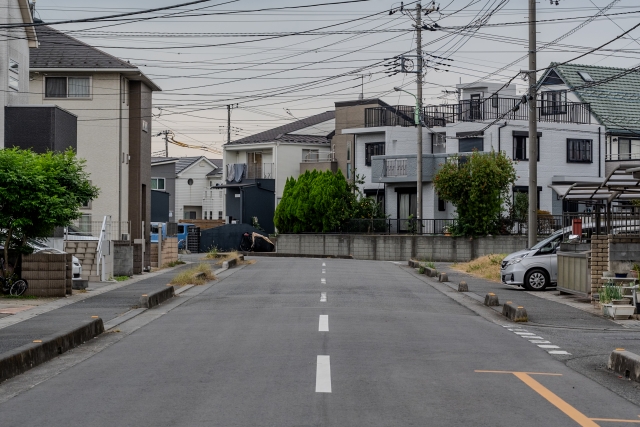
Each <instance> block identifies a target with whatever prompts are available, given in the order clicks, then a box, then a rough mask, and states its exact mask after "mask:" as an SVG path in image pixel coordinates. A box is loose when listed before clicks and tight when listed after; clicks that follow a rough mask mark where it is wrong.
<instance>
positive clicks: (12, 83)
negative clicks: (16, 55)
mask: <svg viewBox="0 0 640 427" xmlns="http://www.w3.org/2000/svg"><path fill="white" fill-rule="evenodd" d="M19 68H20V65H19V64H18V62H17V61H14V60H13V59H9V71H10V72H9V87H10V88H11V89H13V90H20V74H19Z"/></svg>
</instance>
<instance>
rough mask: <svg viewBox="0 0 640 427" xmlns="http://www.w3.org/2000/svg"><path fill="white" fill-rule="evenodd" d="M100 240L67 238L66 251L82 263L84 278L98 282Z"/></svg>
mask: <svg viewBox="0 0 640 427" xmlns="http://www.w3.org/2000/svg"><path fill="white" fill-rule="evenodd" d="M97 250H98V241H97V240H67V241H65V242H64V251H65V252H66V253H68V254H71V255H74V256H75V257H76V258H78V260H79V261H80V264H81V265H82V279H83V280H89V281H91V282H98V281H100V278H99V277H98V261H97V257H98V253H97Z"/></svg>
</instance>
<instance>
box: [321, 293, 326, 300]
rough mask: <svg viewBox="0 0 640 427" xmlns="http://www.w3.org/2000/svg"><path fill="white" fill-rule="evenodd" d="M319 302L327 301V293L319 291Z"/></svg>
mask: <svg viewBox="0 0 640 427" xmlns="http://www.w3.org/2000/svg"><path fill="white" fill-rule="evenodd" d="M320 302H327V293H326V292H320Z"/></svg>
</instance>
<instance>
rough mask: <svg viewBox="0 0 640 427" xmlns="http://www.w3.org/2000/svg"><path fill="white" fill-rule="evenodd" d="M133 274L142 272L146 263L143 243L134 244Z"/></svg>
mask: <svg viewBox="0 0 640 427" xmlns="http://www.w3.org/2000/svg"><path fill="white" fill-rule="evenodd" d="M132 248H133V274H142V268H143V264H144V254H143V253H142V244H135V243H134V244H133V246H132Z"/></svg>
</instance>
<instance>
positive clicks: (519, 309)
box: [502, 301, 529, 322]
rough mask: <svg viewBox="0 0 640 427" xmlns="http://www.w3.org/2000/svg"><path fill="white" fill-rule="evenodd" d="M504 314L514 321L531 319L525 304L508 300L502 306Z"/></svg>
mask: <svg viewBox="0 0 640 427" xmlns="http://www.w3.org/2000/svg"><path fill="white" fill-rule="evenodd" d="M502 314H503V315H504V316H506V317H508V318H509V319H511V320H513V321H514V322H528V321H529V317H528V316H527V310H525V308H524V307H523V306H521V305H517V304H514V303H512V302H511V301H507V302H506V304H505V305H503V306H502Z"/></svg>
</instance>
